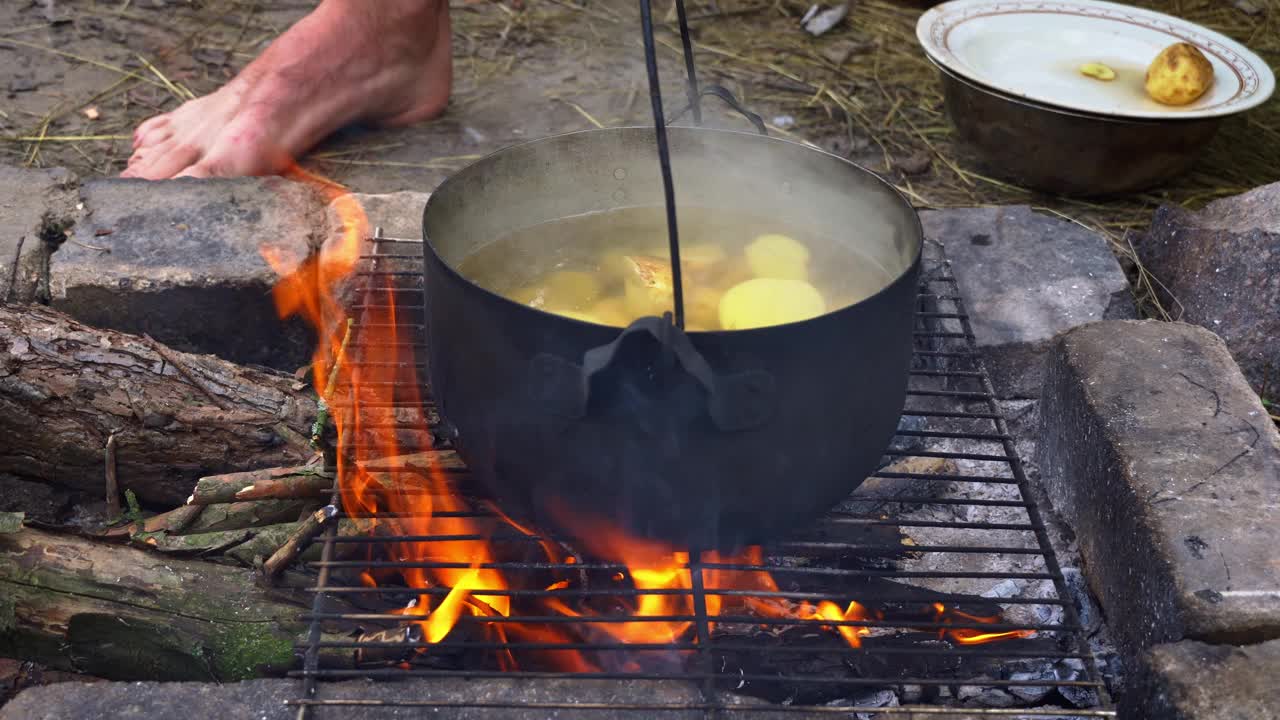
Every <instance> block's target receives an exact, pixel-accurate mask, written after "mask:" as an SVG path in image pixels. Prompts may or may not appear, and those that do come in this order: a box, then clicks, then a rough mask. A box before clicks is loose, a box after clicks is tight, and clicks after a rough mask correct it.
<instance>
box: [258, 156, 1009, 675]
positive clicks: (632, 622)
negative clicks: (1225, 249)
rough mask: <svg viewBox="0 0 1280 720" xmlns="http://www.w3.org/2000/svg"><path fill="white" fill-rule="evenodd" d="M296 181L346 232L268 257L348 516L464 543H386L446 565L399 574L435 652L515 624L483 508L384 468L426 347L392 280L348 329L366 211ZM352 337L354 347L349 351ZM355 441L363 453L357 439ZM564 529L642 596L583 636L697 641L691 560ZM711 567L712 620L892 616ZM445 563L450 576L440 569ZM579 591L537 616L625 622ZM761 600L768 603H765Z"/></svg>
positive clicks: (551, 638) (559, 658) (560, 551)
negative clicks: (332, 430) (466, 628)
mask: <svg viewBox="0 0 1280 720" xmlns="http://www.w3.org/2000/svg"><path fill="white" fill-rule="evenodd" d="M286 175H287V176H288V177H290V178H291V179H293V180H298V181H301V182H304V183H307V184H309V185H311V186H312V187H314V188H316V189H317V190H318V191H319V192H320V193H321V194H323V195H324V197H325V198H326V199H327V200H328V201H329V203H330V208H331V210H332V211H333V212H334V213H335V214H336V215H337V216H338V218H339V220H340V221H341V231H340V232H339V233H338V234H337V236H336V237H334V238H330V240H329V241H328V242H327V243H326V244H325V245H324V246H323V247H322V248H321V249H320V251H319V252H316V253H314V254H312V255H311V256H309V257H307V258H305V259H302V260H300V261H299V260H298V259H296V258H289V257H286V256H285V255H283V254H282V253H281V252H279V251H278V250H276V249H273V248H269V247H267V248H263V251H262V252H263V255H264V257H266V259H267V261H268V262H269V263H270V264H271V265H272V267H273V268H274V269H275V270H276V271H277V272H278V273H279V274H280V275H281V276H282V279H281V280H280V281H279V282H278V283H277V285H276V287H275V288H274V299H275V302H276V307H277V309H278V311H279V313H280V315H281V317H290V316H295V315H297V316H301V317H302V318H303V319H305V320H306V321H307V322H308V323H310V325H311V326H312V327H313V328H314V329H315V330H316V333H317V335H318V342H317V346H316V350H315V353H314V355H313V357H312V376H313V378H314V383H315V388H316V392H317V393H318V394H319V396H320V397H321V398H323V399H324V401H325V403H326V404H327V406H328V413H329V416H330V417H331V418H332V420H333V424H334V426H335V427H336V429H337V439H338V440H337V442H338V448H339V452H338V453H337V454H336V457H337V468H336V471H337V475H338V487H339V492H340V495H341V499H342V503H343V507H344V508H345V509H346V511H347V512H348V513H350V514H352V515H367V516H369V517H372V518H374V522H376V523H380V524H384V526H385V527H386V528H387V529H389V530H390V531H391V534H393V535H417V536H423V535H432V536H442V535H445V536H451V537H452V538H453V539H451V540H447V541H435V542H431V543H425V542H412V541H402V542H396V543H388V547H387V554H388V556H389V558H390V559H392V560H397V561H403V562H407V563H418V564H438V565H436V566H433V567H430V568H427V567H408V568H404V569H401V570H399V571H398V572H399V576H400V577H399V579H400V580H402V581H403V582H404V584H405V585H406V586H407V587H409V588H415V589H420V590H428V589H430V590H433V591H435V593H442V594H443V595H444V597H443V599H440V600H439V601H438V603H437V604H435V605H434V606H433V604H432V603H433V599H434V598H436V597H438V595H436V594H432V593H425V592H424V593H422V594H420V595H418V597H417V600H416V601H415V602H413V603H412V604H411V605H410V606H409V607H407V608H403V609H402V610H400V611H399V613H398V614H401V615H404V616H405V617H406V618H411V620H410V622H413V623H415V624H417V625H418V626H419V627H420V629H421V630H422V631H423V637H424V638H425V642H427V643H429V644H434V643H439V642H441V641H442V640H444V639H445V638H446V637H448V636H449V634H450V633H451V632H452V631H453V630H454V628H455V627H456V625H457V623H458V622H459V621H460V620H461V619H462V618H464V617H469V618H477V619H481V620H477V622H484V621H483V620H482V618H495V619H500V618H505V617H511V616H512V615H513V613H512V602H513V601H512V597H511V596H510V595H508V594H506V591H507V590H508V589H509V580H508V578H506V577H504V576H503V575H502V574H501V573H500V572H499V571H497V570H495V569H493V568H491V567H488V566H489V565H490V564H492V563H494V562H495V557H496V556H495V552H496V550H495V545H494V544H493V543H492V542H491V540H490V537H491V535H492V531H493V530H494V528H493V527H492V525H493V523H494V521H491V520H485V519H477V518H476V517H474V514H473V513H469V512H468V511H470V510H472V508H471V507H470V506H469V505H468V504H467V503H466V502H464V501H463V499H462V498H461V497H460V496H459V495H458V494H457V493H455V492H454V491H453V489H452V487H451V486H450V484H449V482H448V480H447V478H446V477H445V476H444V475H443V474H442V473H441V472H440V471H439V470H438V469H428V470H426V471H425V472H421V473H420V472H419V470H420V469H415V470H414V471H413V472H409V471H408V470H407V468H405V467H398V466H396V465H395V464H394V463H391V464H388V461H387V459H390V458H402V457H403V456H404V454H405V452H406V451H407V452H417V451H419V450H421V448H416V447H415V448H402V447H400V446H399V441H398V439H397V435H396V432H395V430H394V426H395V425H397V424H399V425H404V424H406V423H412V426H413V427H416V428H424V429H425V428H426V427H427V425H428V423H427V419H426V417H425V414H424V413H423V412H422V410H421V408H422V402H421V398H420V397H419V390H418V388H419V384H420V379H419V378H418V376H417V373H416V370H415V363H414V362H413V360H414V358H413V357H406V356H405V354H406V352H407V351H406V348H409V347H412V346H413V344H414V341H415V340H417V338H414V337H410V336H407V335H404V336H402V334H404V333H407V332H412V329H411V326H408V325H402V324H401V323H400V322H399V320H400V318H398V317H397V308H396V304H397V303H396V300H397V293H396V288H395V287H393V285H392V282H393V278H392V277H391V276H389V275H377V274H375V275H373V276H372V277H373V278H375V279H376V281H378V282H381V283H383V284H382V285H379V286H375V287H370V288H365V289H364V291H365V295H364V297H363V303H362V309H361V311H360V313H361V314H360V316H359V317H358V318H352V320H355V321H356V322H354V323H353V324H352V323H349V322H348V318H347V316H346V313H347V310H346V303H345V302H344V301H345V300H346V299H347V298H346V297H345V295H346V294H349V290H350V288H348V287H347V283H348V282H349V281H350V280H351V279H352V278H353V277H355V270H356V268H357V266H358V265H359V263H360V261H361V259H362V258H361V248H362V244H363V242H364V240H365V238H367V237H369V235H370V233H369V223H368V221H367V219H366V217H365V214H364V211H363V209H362V208H361V207H360V204H359V203H358V202H357V201H356V200H355V198H354V197H353V196H352V195H350V194H349V193H348V192H347V191H346V190H345V189H344V188H342V187H341V186H339V185H338V184H336V183H333V182H332V181H329V180H327V179H324V178H321V177H318V176H316V175H313V174H311V173H308V172H306V171H304V170H302V169H301V168H299V167H297V166H296V165H295V166H293V167H291V168H290V169H289V171H288V172H286ZM353 326H354V327H355V328H356V330H355V331H352V332H354V333H358V337H350V338H347V333H348V332H349V331H348V328H350V327H353ZM402 331H403V332H402ZM344 340H347V343H346V344H345V345H344ZM344 347H345V353H344V352H343V348H344ZM393 405H394V406H395V410H394V414H395V418H394V419H395V421H396V422H395V423H389V422H387V421H388V419H389V418H390V415H391V411H389V410H388V408H390V407H392V406H393ZM356 438H359V442H356V441H355V439H356ZM379 460H382V461H383V464H382V465H378V464H377V462H378V461H379ZM494 510H495V512H494V515H495V516H496V523H497V524H498V525H501V524H503V523H505V524H506V525H507V526H509V527H510V528H511V529H514V530H516V531H517V532H520V533H523V534H524V535H527V536H536V535H538V533H536V532H534V531H533V530H530V529H527V528H525V527H524V526H522V525H521V524H520V523H518V522H516V521H515V520H512V519H511V518H508V517H506V516H505V515H503V514H502V513H501V512H500V511H497V509H496V508H495V509H494ZM565 525H566V526H568V527H572V528H573V529H574V530H575V531H577V535H578V537H579V538H580V541H581V542H583V543H584V549H586V550H588V551H589V552H590V553H591V554H592V555H593V556H595V557H598V558H601V559H603V560H606V561H611V562H614V563H617V564H619V565H622V566H624V567H626V568H627V571H626V572H625V573H624V572H617V573H615V574H613V575H612V578H611V580H612V582H613V583H616V584H618V585H619V586H625V585H626V584H627V583H629V584H630V585H631V586H633V587H634V589H635V590H636V591H637V593H636V595H635V597H636V600H635V602H634V606H633V607H627V608H625V609H624V610H625V612H627V613H628V619H626V620H621V621H611V622H594V623H584V626H589V627H591V628H594V630H592V631H594V632H600V633H604V634H606V635H608V636H610V637H612V638H613V639H614V640H615V641H617V642H620V643H625V644H640V643H662V644H670V643H676V642H681V641H688V640H689V639H690V638H691V637H692V636H693V635H694V633H693V632H691V629H692V625H693V624H692V622H691V621H690V620H689V619H688V618H689V617H691V616H694V615H695V607H694V600H693V597H694V596H693V592H692V590H693V577H692V573H691V570H690V557H689V553H688V552H686V551H684V550H683V549H678V548H673V547H670V546H667V545H664V544H662V543H656V542H650V541H644V540H639V539H636V538H633V537H628V536H627V535H626V534H625V533H623V532H621V531H619V530H618V529H616V528H613V527H610V526H608V525H606V524H603V523H599V522H591V521H585V520H583V519H582V518H580V517H574V518H572V519H571V522H567V523H565ZM538 542H539V545H540V546H541V549H542V552H543V553H544V554H545V556H546V560H547V561H548V562H551V563H559V564H564V565H570V564H576V563H578V562H579V558H576V557H575V556H574V553H573V552H571V551H569V550H568V549H567V548H566V547H564V546H563V545H561V544H560V543H558V542H556V541H554V540H551V539H547V538H545V537H543V538H541V539H539V541H538ZM702 560H703V562H705V563H707V564H709V565H711V567H709V568H707V569H705V570H704V571H703V575H702V577H703V579H704V581H705V588H706V591H707V592H706V593H705V598H706V611H707V616H708V617H709V618H724V617H729V616H741V615H744V614H745V615H751V616H755V617H761V618H780V619H791V620H802V621H812V622H815V623H819V624H820V626H821V627H823V628H825V629H828V630H834V631H835V632H838V633H839V634H840V635H841V636H842V637H843V638H844V640H845V641H846V642H847V643H848V644H849V645H850V646H851V647H854V648H858V647H861V645H862V639H863V638H864V637H866V636H867V635H868V634H869V633H870V632H871V631H870V629H869V628H868V627H865V626H862V625H845V624H833V623H850V622H866V621H868V620H872V619H877V620H882V619H883V615H882V614H881V613H879V612H876V613H871V612H869V611H868V610H867V609H866V608H865V607H863V606H862V605H860V604H859V603H857V602H850V603H849V604H848V605H847V606H846V607H845V608H844V609H843V610H842V609H841V608H840V606H839V605H837V604H836V603H834V602H832V601H829V600H824V601H821V602H818V603H817V604H816V605H814V604H811V603H808V602H801V603H796V602H793V601H791V600H788V599H785V598H783V597H778V596H777V595H780V593H779V588H778V584H777V582H776V581H775V580H774V578H773V577H772V576H771V575H770V574H769V573H768V572H766V571H764V570H763V569H742V568H736V567H717V566H743V568H745V567H751V568H762V567H763V560H764V557H763V551H762V550H761V549H760V548H759V547H750V548H746V549H745V550H743V551H741V552H739V553H736V554H733V555H724V554H720V553H714V552H709V553H705V554H704V556H703V557H702ZM446 564H447V565H448V566H439V565H446ZM575 572H576V571H575ZM388 579H393V578H392V577H391V576H390V575H389V574H386V573H384V572H383V571H380V570H379V571H374V572H363V573H361V574H360V576H359V580H360V582H361V583H362V584H363V585H365V586H368V587H376V586H378V585H379V584H380V581H384V580H388ZM575 579H576V575H575ZM574 583H575V580H571V579H563V578H562V579H556V580H555V581H554V582H551V583H550V584H548V585H546V591H547V592H549V593H553V594H551V595H548V596H543V597H541V598H539V599H537V600H535V601H534V604H535V605H536V607H534V608H533V610H532V612H542V613H546V612H550V613H553V614H559V615H562V616H565V617H575V618H583V619H584V620H590V619H605V616H606V615H614V614H616V613H615V611H614V610H610V611H608V612H606V611H602V610H600V609H598V608H597V607H592V606H591V605H590V604H589V603H588V602H585V601H582V602H578V603H576V605H575V606H571V605H570V604H569V603H568V602H566V601H565V600H564V599H563V598H562V597H557V596H556V595H557V594H558V592H557V591H561V590H570V589H572V588H573V586H574ZM717 591H724V592H719V593H718V592H717ZM727 591H734V592H732V593H730V592H727ZM742 591H746V592H745V593H744V592H742ZM754 593H759V596H756V595H754ZM620 594H621V593H620ZM566 597H567V596H566ZM522 607H524V606H522ZM935 609H936V610H937V619H938V622H940V623H943V624H947V623H949V622H950V621H951V620H950V619H951V618H952V617H960V618H963V619H966V620H970V621H975V622H981V623H992V622H997V621H998V620H999V618H978V617H975V616H969V615H966V614H964V613H960V612H958V611H948V610H947V609H946V608H944V607H943V606H942V605H941V604H939V605H936V606H935ZM516 614H517V615H523V614H526V613H525V612H519V613H516ZM711 627H714V623H712V624H711ZM483 628H484V632H486V633H487V634H488V635H489V637H491V638H493V639H494V640H496V641H497V642H501V643H506V642H508V638H510V641H511V642H528V643H540V644H553V643H565V642H574V641H579V642H580V641H581V637H582V634H583V633H584V632H589V631H586V630H573V629H565V628H560V627H545V626H542V625H534V624H517V623H512V622H493V621H490V622H485V623H484V625H483ZM940 634H946V635H949V636H950V637H951V638H953V639H954V640H955V641H956V642H960V643H965V644H973V643H983V642H991V641H994V640H1001V639H1005V638H1011V637H1026V636H1027V635H1028V634H1032V633H1028V632H1027V631H1012V632H1001V633H982V632H978V631H975V630H971V629H960V628H950V629H948V628H943V629H942V630H941V631H940ZM422 650H423V649H422V648H420V649H419V651H422ZM544 655H545V657H544V656H541V655H540V656H539V658H540V660H541V661H542V662H546V663H548V664H551V665H553V666H555V667H558V668H560V669H562V670H568V671H573V672H593V671H598V668H597V667H596V665H595V664H594V663H593V662H591V661H589V660H588V659H587V658H585V657H584V656H583V655H582V654H581V653H579V652H577V651H576V650H552V651H546V652H545V654H544ZM498 662H499V664H500V666H501V667H503V668H504V669H515V667H516V661H515V658H514V656H513V654H512V653H511V652H510V651H509V650H508V651H504V652H502V653H499V656H498ZM623 667H624V668H634V667H638V664H637V663H636V662H634V661H627V662H626V663H625V664H623Z"/></svg>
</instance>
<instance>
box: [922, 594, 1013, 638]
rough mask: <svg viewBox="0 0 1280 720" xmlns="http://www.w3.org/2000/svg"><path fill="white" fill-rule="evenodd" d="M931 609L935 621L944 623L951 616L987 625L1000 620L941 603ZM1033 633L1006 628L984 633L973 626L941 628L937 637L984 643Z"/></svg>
mask: <svg viewBox="0 0 1280 720" xmlns="http://www.w3.org/2000/svg"><path fill="white" fill-rule="evenodd" d="M933 609H934V612H935V617H936V618H937V621H938V622H940V623H943V624H944V625H945V624H949V623H950V622H951V618H953V617H955V618H960V619H961V620H968V621H970V622H975V623H983V624H987V625H990V624H994V623H998V622H1000V617H999V616H998V615H997V616H992V617H984V616H981V615H970V614H969V613H967V612H962V611H960V610H956V609H954V608H953V609H950V610H948V609H947V607H946V606H945V605H943V604H942V603H934V604H933ZM1035 634H1036V632H1035V630H1007V631H1004V632H986V633H984V632H982V631H981V630H977V629H975V628H951V629H947V628H942V629H940V630H938V637H939V638H943V637H948V636H949V637H950V638H951V639H952V640H955V641H956V642H958V643H960V644H961V645H982V644H984V643H989V642H996V641H997V640H1011V639H1014V638H1027V637H1032V636H1034V635H1035Z"/></svg>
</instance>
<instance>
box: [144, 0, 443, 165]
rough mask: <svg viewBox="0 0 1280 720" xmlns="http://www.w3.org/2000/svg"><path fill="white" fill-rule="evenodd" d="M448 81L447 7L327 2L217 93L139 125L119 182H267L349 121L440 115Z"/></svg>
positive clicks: (373, 0)
mask: <svg viewBox="0 0 1280 720" xmlns="http://www.w3.org/2000/svg"><path fill="white" fill-rule="evenodd" d="M452 73H453V65H452V55H451V52H450V37H449V6H448V0H323V1H322V2H321V3H320V6H319V7H317V8H316V9H315V10H314V11H313V12H312V13H311V14H310V15H307V16H306V17H304V18H302V19H301V20H299V21H298V22H297V24H295V25H294V26H293V27H291V28H289V30H288V31H286V32H285V33H284V34H283V35H281V36H280V37H279V38H277V39H276V40H275V42H273V43H272V44H271V46H270V47H268V48H267V49H266V50H265V51H264V52H263V53H262V55H260V56H258V58H257V59H255V60H254V61H253V62H252V63H250V64H249V65H248V66H247V67H246V68H245V69H244V70H243V71H241V72H240V74H239V75H237V76H236V77H235V78H233V79H232V80H231V81H230V82H228V83H227V84H226V85H224V86H223V87H222V88H220V89H219V90H218V91H216V92H214V93H213V94H211V95H206V96H204V97H200V98H196V99H195V100H190V101H188V102H186V103H183V104H182V105H181V106H180V107H179V108H178V109H176V110H174V111H172V112H168V113H165V114H163V115H157V116H156V117H153V118H151V119H149V120H147V121H146V122H144V123H142V124H141V125H140V126H138V129H137V130H136V131H134V136H133V146H134V152H133V156H132V157H130V158H129V167H128V169H126V170H125V171H124V173H122V175H124V176H126V177H140V178H147V179H151V180H159V179H163V178H171V177H183V176H192V177H210V176H224V177H231V176H241V175H267V174H272V173H275V172H277V171H279V170H282V169H284V168H285V167H287V166H288V165H289V163H290V162H291V161H292V160H293V159H294V158H297V157H299V156H300V155H302V154H303V153H305V152H306V151H308V150H310V149H311V148H312V147H314V146H315V145H316V144H317V143H319V142H320V141H321V140H323V139H324V138H325V137H327V136H328V135H329V134H330V133H332V132H334V131H335V130H338V129H340V128H342V127H344V126H346V125H349V124H351V123H354V122H372V123H377V124H380V125H384V126H396V125H406V124H409V123H413V122H418V121H420V120H426V119H429V118H433V117H435V116H437V115H439V114H440V113H441V112H443V111H444V108H445V106H446V105H447V104H448V102H449V91H450V83H451V79H452Z"/></svg>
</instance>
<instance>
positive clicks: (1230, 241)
mask: <svg viewBox="0 0 1280 720" xmlns="http://www.w3.org/2000/svg"><path fill="white" fill-rule="evenodd" d="M1134 245H1135V247H1136V249H1137V251H1138V255H1139V257H1140V258H1141V259H1142V262H1143V264H1144V265H1145V266H1146V268H1147V270H1149V271H1151V273H1152V274H1153V275H1155V277H1156V278H1157V279H1158V280H1159V281H1160V282H1159V283H1157V284H1156V287H1157V289H1158V291H1159V292H1160V293H1162V298H1161V299H1162V301H1163V302H1164V303H1165V305H1166V307H1168V308H1169V310H1170V311H1171V312H1177V311H1178V310H1179V309H1181V317H1180V319H1181V320H1183V321H1184V322H1189V323H1195V324H1196V325H1201V326H1203V327H1206V328H1208V329H1210V330H1212V331H1213V332H1215V333H1217V334H1218V335H1220V336H1221V337H1222V339H1223V340H1225V341H1226V343H1227V347H1229V348H1231V353H1232V355H1234V356H1235V359H1236V362H1238V363H1240V367H1241V368H1242V369H1243V370H1244V373H1245V376H1246V377H1248V378H1249V381H1250V382H1251V383H1253V386H1254V388H1255V389H1259V390H1260V389H1261V388H1262V386H1263V385H1264V384H1267V383H1268V379H1269V380H1270V383H1269V385H1270V387H1271V388H1273V389H1275V391H1276V392H1277V393H1280V183H1273V184H1271V185H1266V186H1264V187H1260V188H1257V189H1255V190H1252V191H1250V192H1247V193H1244V194H1243V195H1237V196H1235V197H1229V198H1224V199H1222V200H1217V201H1215V202H1212V203H1210V204H1209V205H1207V206H1205V208H1204V209H1203V210H1200V211H1199V212H1190V211H1188V210H1184V209H1183V208H1179V207H1173V206H1166V207H1161V208H1159V209H1158V210H1157V211H1156V213H1155V217H1154V218H1153V219H1152V222H1151V228H1150V230H1149V231H1148V232H1147V233H1145V235H1143V236H1139V237H1138V238H1137V241H1136V242H1135V243H1134Z"/></svg>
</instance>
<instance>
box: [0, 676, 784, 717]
mask: <svg viewBox="0 0 1280 720" xmlns="http://www.w3.org/2000/svg"><path fill="white" fill-rule="evenodd" d="M300 697H302V683H301V681H299V680H251V681H247V682H241V683H228V684H224V685H215V684H212V683H156V682H134V683H124V682H111V683H72V682H67V683H59V684H57V685H47V686H43V687H33V688H30V689H28V690H25V691H23V692H22V693H21V694H19V695H18V697H17V698H16V699H14V700H13V701H12V702H10V703H9V704H8V705H5V706H4V707H3V708H0V720H90V719H92V720H98V719H99V718H112V719H113V720H188V719H189V718H218V719H219V720H292V719H293V718H295V717H296V716H297V707H296V706H290V705H286V704H285V703H286V701H289V700H297V699H298V698H300ZM316 698H317V699H319V700H336V699H365V700H375V701H377V700H381V701H396V700H399V701H410V702H418V703H424V702H437V703H441V704H442V705H444V706H445V707H440V708H432V709H426V708H423V707H421V706H419V707H404V708H392V707H372V706H369V705H365V706H360V705H355V706H342V707H331V708H321V709H320V710H319V711H318V712H315V713H313V714H312V717H314V718H316V720H329V719H331V718H342V719H343V720H366V719H376V720H397V719H400V718H403V719H406V720H407V719H409V718H414V719H416V718H421V717H424V716H428V715H429V716H430V717H432V718H444V719H447V720H544V718H548V717H577V716H578V715H579V713H574V712H570V711H559V712H557V711H554V710H549V709H523V710H522V709H518V708H503V707H481V708H463V707H448V705H449V704H451V703H481V704H482V703H490V704H499V703H557V702H558V703H575V704H584V703H591V704H599V705H600V706H601V709H599V710H593V711H592V712H591V713H590V714H589V715H584V716H583V717H591V718H599V719H600V720H617V719H624V718H625V719H627V720H630V719H631V718H635V717H639V716H645V715H648V716H652V715H655V713H653V712H651V711H648V712H646V711H640V713H637V711H636V710H630V709H627V707H626V705H628V704H645V705H655V704H670V705H696V704H699V703H701V702H703V700H702V697H701V695H700V693H699V692H698V689H697V687H696V686H694V685H693V684H692V683H681V682H675V681H657V682H655V681H610V680H573V681H571V680H546V679H538V680H532V681H530V680H520V679H508V678H499V679H485V680H472V679H438V680H423V679H408V678H406V679H402V680H400V681H398V682H378V683H371V682H369V681H365V680H351V681H345V682H336V683H322V684H321V685H320V688H319V690H318V692H317V694H316ZM758 702H759V701H754V700H745V701H742V702H741V703H739V704H749V705H750V704H758ZM657 715H660V716H661V717H662V718H664V719H665V718H672V720H694V719H699V720H700V719H701V718H702V717H703V713H702V711H701V710H688V711H683V712H682V711H675V712H662V713H657ZM750 715H751V717H753V718H760V720H783V719H784V718H787V719H789V718H794V717H796V715H795V713H783V712H778V713H774V712H768V711H756V712H752V713H750Z"/></svg>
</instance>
